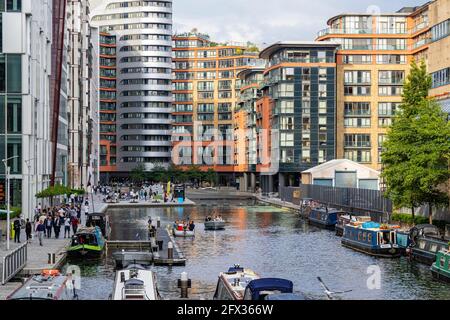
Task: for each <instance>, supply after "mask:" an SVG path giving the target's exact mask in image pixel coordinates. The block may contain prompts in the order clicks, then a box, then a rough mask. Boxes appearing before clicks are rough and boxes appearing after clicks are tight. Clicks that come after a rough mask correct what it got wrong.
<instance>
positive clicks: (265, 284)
mask: <svg viewBox="0 0 450 320" xmlns="http://www.w3.org/2000/svg"><path fill="white" fill-rule="evenodd" d="M293 290H294V284H293V283H292V281H290V280H286V279H279V278H262V279H256V280H253V281H250V283H249V284H248V285H247V287H246V288H245V293H244V300H253V301H259V300H265V299H266V298H267V297H269V296H271V295H276V294H282V293H293Z"/></svg>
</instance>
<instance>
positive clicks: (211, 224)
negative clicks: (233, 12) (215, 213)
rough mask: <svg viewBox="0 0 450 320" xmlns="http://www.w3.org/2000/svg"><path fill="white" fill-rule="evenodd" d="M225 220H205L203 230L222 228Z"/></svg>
mask: <svg viewBox="0 0 450 320" xmlns="http://www.w3.org/2000/svg"><path fill="white" fill-rule="evenodd" d="M224 229H225V221H223V220H211V221H205V230H224Z"/></svg>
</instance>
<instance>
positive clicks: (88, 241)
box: [67, 226, 106, 256]
mask: <svg viewBox="0 0 450 320" xmlns="http://www.w3.org/2000/svg"><path fill="white" fill-rule="evenodd" d="M105 242H106V241H105V238H104V237H103V234H102V231H101V230H100V228H99V227H98V226H96V227H82V228H80V229H78V231H77V233H76V234H75V235H74V236H73V237H72V243H71V245H70V247H69V248H68V249H67V253H68V254H69V255H70V256H88V255H91V256H98V255H100V254H101V253H102V252H103V249H104V247H105Z"/></svg>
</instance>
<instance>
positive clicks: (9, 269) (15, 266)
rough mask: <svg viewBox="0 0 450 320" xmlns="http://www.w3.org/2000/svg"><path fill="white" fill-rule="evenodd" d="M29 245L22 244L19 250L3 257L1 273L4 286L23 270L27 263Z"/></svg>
mask: <svg viewBox="0 0 450 320" xmlns="http://www.w3.org/2000/svg"><path fill="white" fill-rule="evenodd" d="M27 245H28V243H24V244H22V245H21V246H20V247H18V248H17V249H15V250H13V251H12V252H11V253H9V254H7V255H6V256H5V257H3V261H2V265H1V267H2V268H1V272H2V278H1V281H2V285H5V284H6V283H7V282H8V281H9V280H11V278H12V277H14V276H15V275H16V274H17V273H18V272H19V271H20V270H22V269H23V268H24V267H25V265H26V263H27V254H28V252H27Z"/></svg>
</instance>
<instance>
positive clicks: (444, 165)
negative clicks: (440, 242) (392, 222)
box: [381, 61, 450, 221]
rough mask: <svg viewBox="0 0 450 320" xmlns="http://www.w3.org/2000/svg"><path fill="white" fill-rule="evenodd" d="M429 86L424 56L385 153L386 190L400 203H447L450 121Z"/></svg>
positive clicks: (413, 70) (415, 68)
mask: <svg viewBox="0 0 450 320" xmlns="http://www.w3.org/2000/svg"><path fill="white" fill-rule="evenodd" d="M430 88H431V78H430V76H429V75H428V74H427V72H426V67H425V65H424V63H423V61H422V63H421V65H420V66H418V65H417V64H416V63H415V62H413V63H412V64H411V73H410V75H409V76H408V78H407V81H406V83H405V85H404V93H403V102H402V105H401V107H400V109H401V110H399V111H398V112H397V113H396V116H395V119H394V121H393V124H392V126H391V128H390V130H389V131H388V134H387V137H386V140H385V141H384V143H383V149H384V150H383V153H382V155H381V157H382V163H383V172H382V177H383V178H384V180H385V182H386V186H387V190H386V193H387V195H388V196H389V198H391V200H392V201H393V203H394V205H395V206H396V207H402V206H405V207H410V208H414V207H418V206H421V205H424V204H429V205H431V206H439V205H442V204H446V203H448V195H447V193H446V192H444V190H443V189H442V185H443V184H444V183H446V182H447V181H448V180H449V179H450V172H449V160H450V139H449V137H450V123H449V122H448V121H447V117H446V115H445V114H444V113H443V112H442V110H441V107H440V106H439V105H438V104H437V103H436V102H435V101H434V100H430V99H428V98H427V97H428V90H429V89H430ZM430 221H431V219H430Z"/></svg>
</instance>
